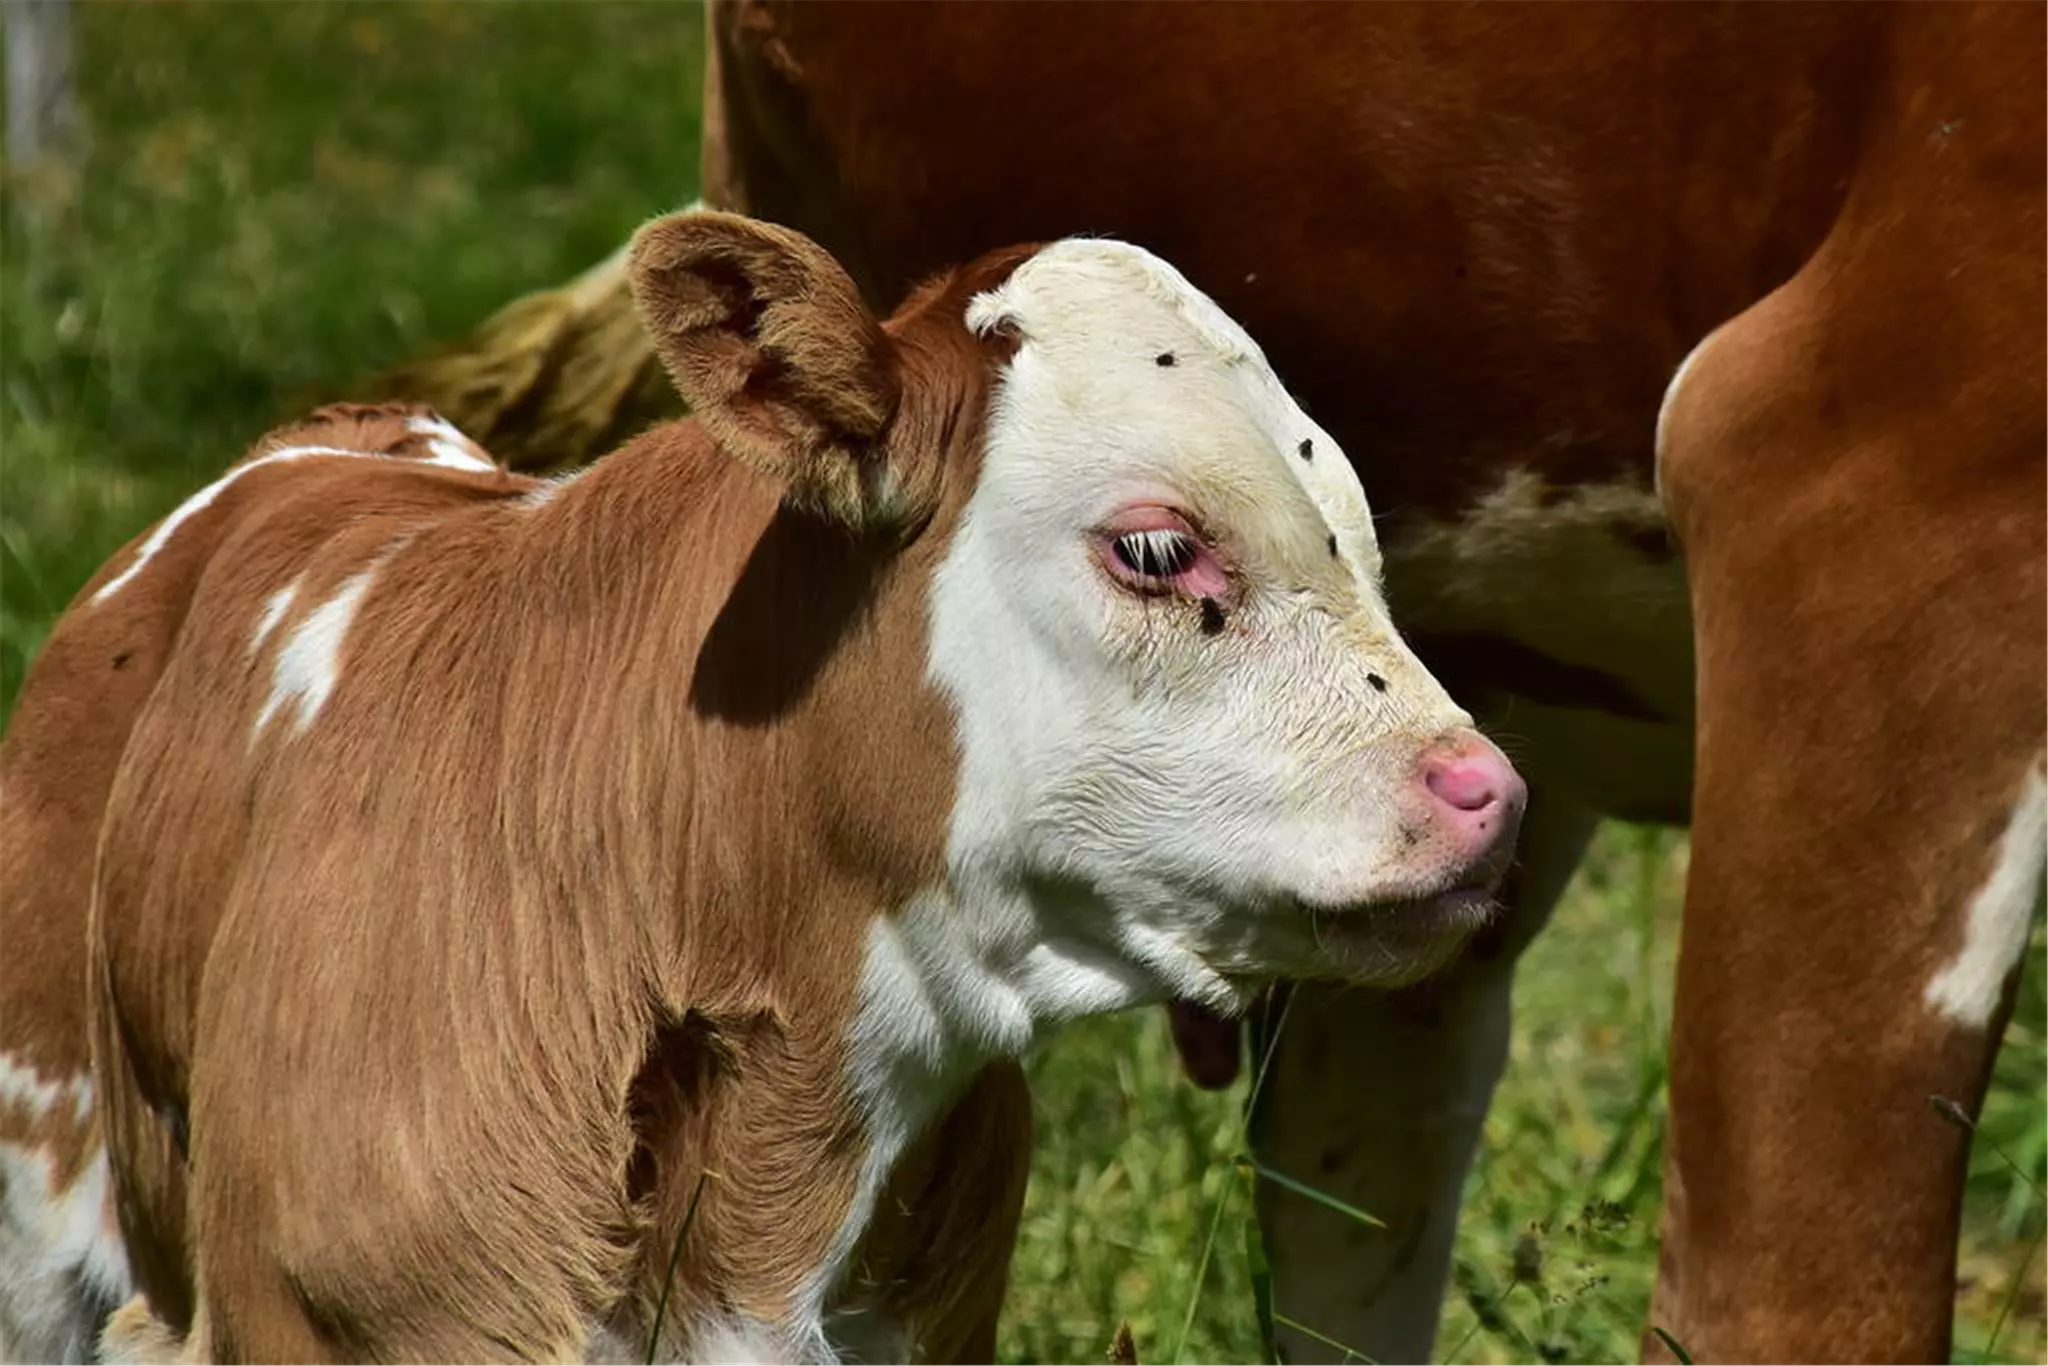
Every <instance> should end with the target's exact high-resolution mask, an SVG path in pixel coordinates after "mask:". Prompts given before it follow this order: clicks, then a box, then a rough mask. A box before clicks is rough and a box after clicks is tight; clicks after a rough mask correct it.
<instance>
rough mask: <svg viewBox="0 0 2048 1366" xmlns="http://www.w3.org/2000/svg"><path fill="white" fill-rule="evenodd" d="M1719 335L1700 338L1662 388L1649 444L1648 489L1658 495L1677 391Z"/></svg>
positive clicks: (1660, 492)
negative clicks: (1661, 395)
mask: <svg viewBox="0 0 2048 1366" xmlns="http://www.w3.org/2000/svg"><path fill="white" fill-rule="evenodd" d="M1719 335H1721V329H1720V328H1718V327H1717V328H1715V329H1714V330H1713V331H1711V332H1709V333H1707V335H1706V336H1704V337H1702V338H1700V340H1699V342H1698V344H1696V345H1695V346H1694V347H1693V348H1692V350H1690V351H1688V352H1686V353H1685V359H1684V360H1682V361H1680V362H1679V363H1678V369H1676V370H1674V371H1673V372H1672V374H1671V383H1669V384H1667V385H1665V386H1664V397H1663V400H1662V401H1661V402H1659V403H1658V404H1657V430H1656V435H1655V436H1654V437H1653V438H1652V439H1651V443H1650V456H1651V460H1650V487H1651V488H1653V489H1655V490H1656V491H1657V492H1658V493H1659V494H1662V492H1663V491H1664V443H1665V440H1666V428H1667V427H1668V426H1669V424H1670V421H1671V412H1672V409H1673V407H1674V406H1675V404H1676V402H1677V399H1678V391H1679V390H1680V389H1682V388H1684V387H1685V380H1686V376H1688V375H1690V374H1691V373H1692V368H1693V366H1695V365H1697V364H1698V363H1699V360H1700V357H1702V356H1704V355H1705V354H1706V353H1707V346H1708V344H1709V343H1710V342H1712V341H1713V340H1714V338H1715V337H1718V336H1719Z"/></svg>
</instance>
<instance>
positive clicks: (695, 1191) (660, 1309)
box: [647, 1168, 717, 1366]
mask: <svg viewBox="0 0 2048 1366" xmlns="http://www.w3.org/2000/svg"><path fill="white" fill-rule="evenodd" d="M716 1175H717V1173H716V1172H714V1171H711V1170H710V1169H709V1168H706V1169H705V1170H704V1171H701V1172H699V1173H697V1184H696V1186H695V1187H693V1188H692V1189H691V1191H690V1204H689V1208H687V1209H685V1210H684V1211H683V1222H682V1223H681V1224H680V1225H679V1226H678V1227H677V1228H676V1240H675V1243H674V1244H673V1245H672V1246H671V1247H670V1248H669V1250H668V1272H667V1274H666V1275H664V1276H663V1277H662V1278H661V1299H660V1301H659V1302H657V1303H656V1304H655V1306H654V1326H653V1327H652V1328H650V1329H648V1330H647V1366H654V1357H655V1353H656V1352H657V1351H658V1350H659V1348H660V1346H661V1326H662V1321H663V1320H664V1319H666V1318H667V1317H668V1297H669V1292H670V1291H671V1290H673V1289H675V1284H676V1263H677V1262H679V1261H681V1260H682V1259H683V1239H685V1238H687V1237H689V1236H690V1225H691V1224H693V1223H695V1222H696V1221H697V1202H698V1201H699V1200H701V1199H702V1198H703V1196H704V1183H705V1182H706V1181H709V1180H710V1179H711V1178H712V1177H714V1176H716Z"/></svg>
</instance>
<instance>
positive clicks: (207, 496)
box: [92, 446, 377, 603]
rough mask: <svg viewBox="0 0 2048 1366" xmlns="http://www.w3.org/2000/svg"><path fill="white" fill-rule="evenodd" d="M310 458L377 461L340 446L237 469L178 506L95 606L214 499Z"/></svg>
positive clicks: (283, 454) (306, 449) (275, 456)
mask: <svg viewBox="0 0 2048 1366" xmlns="http://www.w3.org/2000/svg"><path fill="white" fill-rule="evenodd" d="M309 455H349V456H355V457H356V458H358V459H367V460H374V459H376V458H377V455H376V453H375V452H374V451H354V450H346V449H343V448H342V447H339V446H286V447H283V448H282V449H280V450H274V451H270V452H267V453H266V454H264V455H260V456H258V457H257V458H256V459H254V460H251V461H249V462H248V463H247V464H244V465H237V466H235V468H233V469H231V470H229V471H228V472H227V473H226V474H223V475H222V476H221V477H220V478H218V479H216V480H214V481H213V482H212V483H211V484H208V485H207V486H206V487H205V488H203V489H201V490H199V492H197V493H195V494H193V495H192V496H191V497H190V498H187V499H186V500H185V501H184V502H182V503H180V504H178V507H177V509H176V511H174V512H172V513H171V515H170V516H168V517H166V518H164V519H163V521H161V522H159V523H158V524H157V528H156V530H155V531H153V532H151V533H150V536H149V539H148V540H146V541H144V542H143V543H142V549H140V550H138V551H136V552H135V559H134V560H133V561H132V562H130V564H129V566H128V567H127V568H126V569H124V570H122V571H121V572H120V573H119V574H117V575H115V576H114V577H113V578H111V579H108V580H107V581H106V582H105V583H103V584H101V585H100V590H99V591H98V592H97V593H94V594H93V595H92V600H93V601H94V602H95V603H100V602H105V601H106V600H107V599H108V598H111V597H113V596H114V594H116V593H118V592H120V591H121V590H122V589H123V588H125V587H127V586H128V581H129V580H130V579H133V578H134V577H135V576H136V575H137V574H140V573H141V572H142V570H143V567H144V566H146V565H147V564H148V563H149V562H150V561H151V560H152V559H154V558H156V554H157V552H158V551H160V550H162V549H163V548H164V546H165V544H166V543H168V542H169V541H170V539H171V536H172V535H173V534H174V533H175V532H176V531H177V530H178V528H179V527H181V526H183V525H184V524H185V523H186V522H188V521H190V520H192V518H194V517H196V516H198V515H199V514H200V513H201V512H204V511H205V510H206V509H207V508H208V507H211V506H212V505H213V501H214V499H216V498H218V497H220V496H221V494H223V493H225V492H226V491H227V490H228V488H229V486H230V485H232V484H233V483H234V482H235V481H236V480H238V479H240V478H241V477H242V476H243V475H245V474H247V473H248V472H249V471H251V470H257V469H262V468H263V467H264V466H266V465H282V464H286V463H288V462H290V461H293V460H303V459H305V458H306V457H307V456H309Z"/></svg>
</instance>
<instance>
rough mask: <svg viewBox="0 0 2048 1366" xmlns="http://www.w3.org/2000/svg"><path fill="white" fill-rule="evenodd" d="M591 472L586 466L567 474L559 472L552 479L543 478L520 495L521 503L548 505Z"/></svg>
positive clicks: (526, 505) (531, 505) (530, 506)
mask: <svg viewBox="0 0 2048 1366" xmlns="http://www.w3.org/2000/svg"><path fill="white" fill-rule="evenodd" d="M589 472H590V470H589V466H585V467H584V468H583V469H580V470H571V471H570V472H569V473H567V474H558V475H556V476H555V477H554V478H552V479H543V480H542V481H541V482H540V483H539V484H537V485H535V486H534V487H533V488H532V489H531V490H529V491H528V492H526V493H523V494H521V495H520V496H519V505H520V506H521V507H526V508H538V507H546V506H547V505H548V504H549V503H552V502H554V501H555V495H556V494H558V493H560V492H561V491H562V490H563V489H565V488H567V487H569V485H571V484H573V483H575V482H576V481H577V480H578V479H581V478H582V477H583V476H584V475H585V474H588V473H589Z"/></svg>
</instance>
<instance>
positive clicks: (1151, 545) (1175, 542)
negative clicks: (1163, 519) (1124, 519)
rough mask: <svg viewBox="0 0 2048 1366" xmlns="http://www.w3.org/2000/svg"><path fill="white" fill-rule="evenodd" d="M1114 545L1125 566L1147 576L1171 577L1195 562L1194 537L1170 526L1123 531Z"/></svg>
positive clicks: (1157, 577) (1156, 577)
mask: <svg viewBox="0 0 2048 1366" xmlns="http://www.w3.org/2000/svg"><path fill="white" fill-rule="evenodd" d="M1115 548H1116V557H1117V559H1119V560H1121V561H1122V562H1123V564H1124V566H1125V567H1126V568H1127V569H1130V570H1132V571H1133V572H1135V573H1139V574H1143V575H1145V576H1146V577H1147V578H1154V579H1170V578H1172V577H1173V576H1174V575H1176V574H1178V573H1181V572H1182V571H1183V570H1185V569H1186V568H1187V567H1188V566H1189V565H1191V564H1193V563H1194V562H1195V542H1194V538H1193V537H1191V536H1189V535H1188V534H1187V533H1186V532H1184V531H1175V530H1173V529H1172V528H1170V527H1161V528H1158V529H1155V530H1151V531H1126V532H1125V533H1124V534H1123V535H1121V536H1119V537H1117V538H1116V542H1115Z"/></svg>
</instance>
